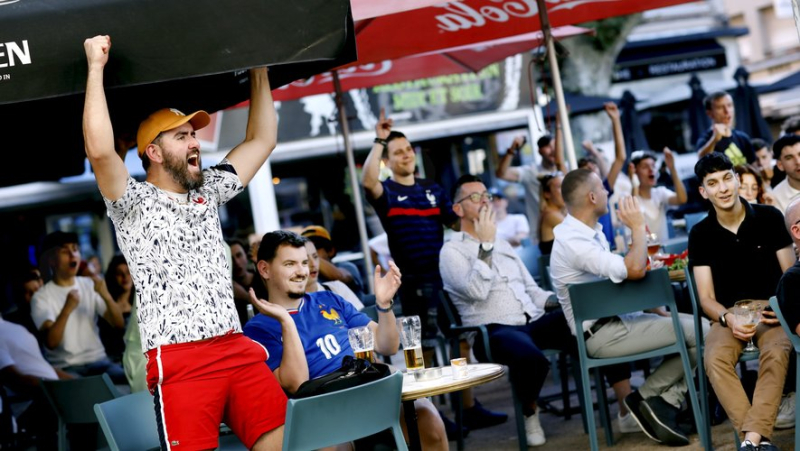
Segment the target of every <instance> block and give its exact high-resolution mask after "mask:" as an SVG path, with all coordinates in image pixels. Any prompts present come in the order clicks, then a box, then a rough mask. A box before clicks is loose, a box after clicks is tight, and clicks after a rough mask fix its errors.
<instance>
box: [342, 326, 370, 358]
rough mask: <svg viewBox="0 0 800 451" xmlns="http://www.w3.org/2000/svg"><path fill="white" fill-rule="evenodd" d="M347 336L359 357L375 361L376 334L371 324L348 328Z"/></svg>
mask: <svg viewBox="0 0 800 451" xmlns="http://www.w3.org/2000/svg"><path fill="white" fill-rule="evenodd" d="M347 338H348V339H349V340H350V347H352V348H353V352H354V353H355V355H356V357H357V358H359V359H364V360H369V361H370V362H375V358H374V357H373V354H374V352H373V350H374V349H375V336H374V335H372V329H370V328H369V326H364V327H354V328H352V329H348V330H347Z"/></svg>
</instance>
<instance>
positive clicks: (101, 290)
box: [92, 276, 125, 329]
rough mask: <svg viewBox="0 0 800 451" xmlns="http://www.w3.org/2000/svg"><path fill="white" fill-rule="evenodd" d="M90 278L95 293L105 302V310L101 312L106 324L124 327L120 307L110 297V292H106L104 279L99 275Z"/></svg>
mask: <svg viewBox="0 0 800 451" xmlns="http://www.w3.org/2000/svg"><path fill="white" fill-rule="evenodd" d="M92 280H94V291H95V293H97V294H98V295H99V296H100V298H102V299H103V302H105V304H106V312H105V313H104V314H103V319H104V320H106V321H107V322H108V324H111V327H114V328H116V329H125V318H123V316H122V309H121V308H120V307H119V305H118V304H117V301H115V300H114V298H112V297H111V293H109V292H108V287H107V286H106V281H105V280H104V279H103V278H102V277H100V276H94V277H92Z"/></svg>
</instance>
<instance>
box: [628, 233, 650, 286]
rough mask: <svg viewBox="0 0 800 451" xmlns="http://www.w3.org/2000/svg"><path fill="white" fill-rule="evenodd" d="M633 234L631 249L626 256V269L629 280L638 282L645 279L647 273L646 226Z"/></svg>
mask: <svg viewBox="0 0 800 451" xmlns="http://www.w3.org/2000/svg"><path fill="white" fill-rule="evenodd" d="M631 232H632V236H631V248H630V249H629V250H628V253H627V254H626V255H625V267H626V268H627V270H628V279H629V280H636V279H641V278H642V277H644V276H645V273H646V272H647V238H646V236H645V235H646V234H645V226H644V224H642V225H641V226H640V227H636V228H635V229H634V230H632V231H631Z"/></svg>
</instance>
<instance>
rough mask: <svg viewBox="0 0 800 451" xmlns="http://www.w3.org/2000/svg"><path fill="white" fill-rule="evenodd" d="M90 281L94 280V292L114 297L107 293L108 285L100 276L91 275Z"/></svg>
mask: <svg viewBox="0 0 800 451" xmlns="http://www.w3.org/2000/svg"><path fill="white" fill-rule="evenodd" d="M92 281H94V291H95V293H97V294H99V295H100V296H103V295H104V294H107V295H108V297H109V298H111V299H114V298H112V297H111V293H109V291H108V287H107V286H106V281H105V280H104V279H103V278H102V277H100V276H97V275H96V276H94V277H92Z"/></svg>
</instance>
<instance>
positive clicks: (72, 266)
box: [69, 261, 78, 268]
mask: <svg viewBox="0 0 800 451" xmlns="http://www.w3.org/2000/svg"><path fill="white" fill-rule="evenodd" d="M69 267H70V268H77V267H78V262H77V261H72V262H69Z"/></svg>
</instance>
